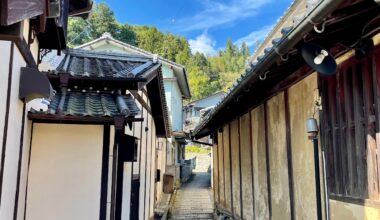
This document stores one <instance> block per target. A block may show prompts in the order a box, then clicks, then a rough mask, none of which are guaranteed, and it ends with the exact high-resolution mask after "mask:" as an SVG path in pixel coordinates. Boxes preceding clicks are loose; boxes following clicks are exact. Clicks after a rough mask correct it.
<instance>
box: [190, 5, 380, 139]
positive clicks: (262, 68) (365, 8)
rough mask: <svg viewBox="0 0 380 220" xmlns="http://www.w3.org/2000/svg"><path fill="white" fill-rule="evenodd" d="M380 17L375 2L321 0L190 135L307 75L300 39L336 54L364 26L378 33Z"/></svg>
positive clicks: (354, 39)
mask: <svg viewBox="0 0 380 220" xmlns="http://www.w3.org/2000/svg"><path fill="white" fill-rule="evenodd" d="M379 15H380V7H379V5H377V4H376V3H375V2H374V1H344V0H325V1H321V2H320V4H319V5H318V6H317V7H316V8H314V10H312V11H311V12H310V13H309V14H308V15H307V16H306V17H305V18H304V19H303V20H302V21H301V22H300V23H299V24H298V25H297V26H296V27H294V28H293V29H292V31H291V32H289V33H287V34H286V35H285V36H284V37H283V38H282V39H281V41H280V42H278V43H277V44H276V45H275V46H274V48H272V50H270V51H269V52H268V53H266V54H265V55H264V57H262V58H261V59H259V62H258V63H257V64H256V65H252V66H251V67H250V68H248V69H247V71H246V72H245V73H244V74H243V75H242V77H241V78H240V79H238V81H237V82H236V83H235V84H234V86H233V88H232V89H230V90H229V92H228V94H227V96H226V97H225V98H224V99H223V100H222V101H221V102H220V103H219V104H218V105H217V106H216V108H215V109H214V110H213V111H212V112H211V114H209V115H208V116H207V117H206V119H205V120H204V121H203V122H202V123H201V124H200V125H199V126H198V127H197V128H196V129H195V130H194V132H193V133H192V136H194V137H195V138H197V139H198V138H201V137H204V136H207V135H209V134H211V133H213V132H215V131H216V130H217V129H218V128H220V127H222V126H223V125H224V124H226V123H228V122H230V121H232V120H233V119H235V118H237V117H239V116H241V115H243V114H245V113H247V112H248V111H249V110H251V109H253V108H255V107H257V106H258V105H260V104H262V103H263V102H265V101H266V100H268V99H270V98H271V97H273V96H274V95H276V94H277V93H278V92H280V91H283V90H284V89H286V88H288V87H289V86H291V85H293V84H295V83H296V82H298V81H300V80H302V79H303V78H304V77H306V76H307V75H309V74H311V73H312V72H313V70H312V69H311V68H310V67H309V66H307V65H306V64H305V62H304V60H303V58H302V57H301V54H300V51H299V48H300V47H301V46H302V44H303V43H304V42H312V43H316V44H319V45H321V46H323V47H324V48H327V49H329V50H330V53H331V54H332V55H333V56H334V57H336V58H338V57H340V56H341V55H342V54H344V53H346V52H347V51H349V50H350V49H351V48H349V47H348V45H353V44H354V43H355V42H357V41H358V40H360V39H361V37H362V34H363V27H366V28H367V30H366V33H368V34H367V36H366V37H368V38H370V37H373V36H374V35H375V34H376V33H378V32H379V30H377V29H378V27H379V25H380V19H374V18H377V17H378V16H379ZM322 22H325V31H324V32H323V33H321V34H318V33H316V32H315V31H314V25H315V24H320V23H322ZM368 24H370V25H368ZM284 54H288V59H287V60H282V59H281V56H282V55H284ZM263 73H268V74H267V77H266V79H265V80H260V75H261V74H263Z"/></svg>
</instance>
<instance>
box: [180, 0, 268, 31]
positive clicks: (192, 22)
mask: <svg viewBox="0 0 380 220" xmlns="http://www.w3.org/2000/svg"><path fill="white" fill-rule="evenodd" d="M271 1H272V0H230V1H229V2H226V3H221V2H217V1H216V0H202V4H203V6H204V9H203V10H202V11H200V12H199V13H197V14H195V15H194V16H192V17H188V18H184V19H180V20H178V21H177V25H178V26H179V28H180V29H181V30H183V31H193V30H205V29H208V28H212V27H217V26H221V25H226V24H230V23H233V22H235V21H237V20H240V19H244V18H248V17H252V16H254V15H256V14H257V13H258V12H259V10H260V8H261V7H262V6H264V5H265V4H267V3H269V2H271Z"/></svg>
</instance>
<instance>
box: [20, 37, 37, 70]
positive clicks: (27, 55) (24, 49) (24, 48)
mask: <svg viewBox="0 0 380 220" xmlns="http://www.w3.org/2000/svg"><path fill="white" fill-rule="evenodd" d="M15 43H16V45H17V48H18V49H19V50H20V53H21V55H22V57H23V58H24V59H25V61H26V63H27V66H29V67H33V68H37V63H36V61H35V60H34V57H33V54H32V52H31V51H30V48H29V46H28V43H27V42H26V41H25V39H24V37H22V38H21V39H17V40H16V41H15Z"/></svg>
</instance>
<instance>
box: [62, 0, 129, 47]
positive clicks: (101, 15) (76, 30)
mask: <svg viewBox="0 0 380 220" xmlns="http://www.w3.org/2000/svg"><path fill="white" fill-rule="evenodd" d="M105 32H108V33H110V34H111V35H112V36H113V37H114V38H115V39H118V40H120V41H123V42H126V43H130V44H132V45H136V34H135V32H134V31H133V29H132V27H131V26H129V25H127V24H124V25H122V24H119V23H118V22H117V20H116V18H115V15H114V13H113V11H112V10H111V9H110V8H109V7H108V5H106V4H105V3H100V4H98V5H96V6H95V7H94V9H93V11H92V13H91V16H90V18H89V19H88V20H87V21H85V20H83V19H82V18H71V17H70V18H69V22H68V37H67V38H68V42H69V46H77V45H80V44H83V43H86V42H89V41H91V40H94V39H96V38H99V37H100V36H101V35H102V34H103V33H105Z"/></svg>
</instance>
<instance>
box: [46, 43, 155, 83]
mask: <svg viewBox="0 0 380 220" xmlns="http://www.w3.org/2000/svg"><path fill="white" fill-rule="evenodd" d="M154 65H155V64H154V63H153V62H152V59H150V58H147V57H141V56H134V55H126V54H121V53H107V52H92V51H87V50H78V49H76V50H72V49H70V50H68V51H67V52H66V54H65V58H64V59H63V60H62V61H61V62H60V64H59V65H58V67H57V69H56V71H51V72H50V73H51V74H57V73H59V72H69V73H70V75H72V76H77V77H106V78H119V77H121V78H139V77H143V74H144V72H145V71H146V70H148V69H150V68H151V67H152V66H154Z"/></svg>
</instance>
